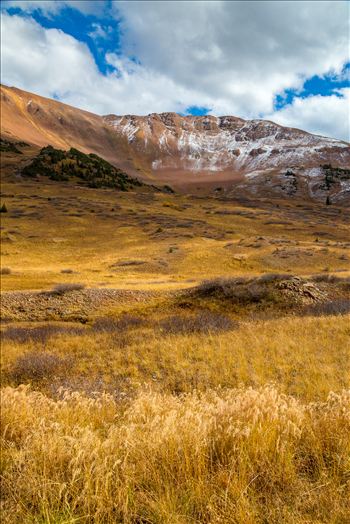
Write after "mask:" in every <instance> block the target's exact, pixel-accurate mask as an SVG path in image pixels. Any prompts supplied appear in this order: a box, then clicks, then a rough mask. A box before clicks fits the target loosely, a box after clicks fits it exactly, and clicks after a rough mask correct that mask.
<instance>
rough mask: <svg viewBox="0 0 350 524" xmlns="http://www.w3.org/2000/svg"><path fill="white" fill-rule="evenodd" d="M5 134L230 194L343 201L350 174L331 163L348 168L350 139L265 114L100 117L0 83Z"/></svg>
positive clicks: (152, 177)
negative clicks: (328, 174) (329, 171)
mask: <svg viewBox="0 0 350 524" xmlns="http://www.w3.org/2000/svg"><path fill="white" fill-rule="evenodd" d="M1 103H2V122H1V125H2V133H3V134H4V136H6V137H9V138H16V139H20V140H25V141H28V142H31V143H33V144H37V145H40V146H42V145H46V144H51V145H54V146H58V147H61V148H62V147H64V148H65V149H68V148H69V147H76V148H78V149H80V150H82V151H84V152H93V153H96V154H98V155H100V156H102V157H103V158H105V159H107V160H108V161H109V162H111V163H113V164H114V165H116V166H118V167H120V168H121V169H125V171H126V172H128V173H129V174H131V175H134V176H135V175H136V176H138V177H140V178H141V179H143V180H145V181H147V180H148V181H152V182H153V183H154V182H156V183H168V184H170V185H173V186H174V187H177V188H184V189H189V188H191V189H193V188H194V187H198V186H200V187H204V186H207V187H209V188H212V189H214V188H217V187H218V186H219V187H222V190H223V191H226V192H228V193H229V194H232V193H234V194H236V193H248V194H255V196H257V195H258V194H262V195H267V196H269V195H271V194H278V195H285V196H289V197H292V196H304V197H306V196H308V197H311V198H312V199H317V200H321V201H322V200H326V199H327V197H330V199H331V200H332V201H337V202H341V201H345V200H347V199H349V198H350V177H349V176H348V175H347V174H346V172H343V173H342V175H341V176H339V177H338V176H337V175H336V174H335V176H334V180H333V183H332V184H331V185H327V184H326V182H325V169H324V168H322V167H321V166H323V165H330V166H332V168H333V169H334V168H344V169H349V167H350V145H349V144H348V143H346V142H342V141H339V140H335V139H331V138H325V137H320V136H316V135H312V134H310V133H306V132H305V131H301V130H299V129H292V128H286V127H282V126H279V125H277V124H275V123H273V122H269V121H264V120H250V121H246V120H243V119H241V118H237V117H233V116H223V117H214V116H203V117H195V116H186V117H184V116H180V115H178V114H176V113H162V114H154V113H153V114H150V115H148V116H134V115H125V116H116V115H108V116H105V117H100V116H98V115H93V114H92V113H88V112H86V111H81V110H79V109H76V108H72V107H70V106H67V105H65V104H62V103H60V102H57V101H54V100H48V99H45V98H42V97H39V96H37V95H32V94H30V93H26V92H24V91H20V90H18V89H15V88H7V87H3V86H2V88H1Z"/></svg>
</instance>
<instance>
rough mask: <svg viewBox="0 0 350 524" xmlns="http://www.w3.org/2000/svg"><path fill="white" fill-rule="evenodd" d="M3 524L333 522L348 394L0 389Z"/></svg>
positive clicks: (349, 433)
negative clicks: (121, 397)
mask: <svg viewBox="0 0 350 524" xmlns="http://www.w3.org/2000/svg"><path fill="white" fill-rule="evenodd" d="M2 417H3V426H2V427H3V445H4V449H5V451H4V456H3V479H4V484H3V485H4V496H5V501H6V502H5V504H4V506H3V519H4V520H3V522H6V523H10V522H11V523H15V522H19V523H22V522H28V523H29V522H50V523H51V522H52V523H63V522H65V523H73V522H83V523H118V522H120V523H130V524H131V523H134V524H136V523H141V522H142V523H168V524H180V523H181V524H185V523H186V524H187V523H188V524H190V523H198V524H204V523H227V524H229V523H234V524H247V523H265V522H266V523H267V522H268V523H271V524H272V523H284V524H285V523H290V524H297V523H300V524H301V523H303V524H304V523H305V522H308V523H310V524H311V523H314V524H316V523H317V524H318V523H320V522H327V523H334V524H335V523H344V524H345V522H348V521H349V519H350V507H349V499H348V489H347V481H348V472H349V466H350V464H349V453H350V424H349V421H350V396H349V393H346V392H343V393H339V394H334V393H331V394H330V395H329V396H328V399H327V400H326V401H325V402H323V403H311V404H302V403H301V402H299V401H298V400H296V399H295V398H292V397H288V396H284V395H281V394H280V393H279V392H278V390H276V389H275V388H274V387H270V386H267V387H264V388H262V389H250V388H248V389H234V390H232V389H231V390H219V391H211V390H208V391H207V392H206V393H203V394H198V393H196V392H193V393H191V394H189V395H186V396H183V397H176V396H172V395H169V394H157V393H152V392H141V393H139V395H138V396H137V397H136V398H135V399H134V400H132V401H130V402H127V403H126V402H124V403H123V402H119V403H118V402H116V401H115V400H114V399H113V397H111V396H109V395H101V396H97V397H96V398H95V399H92V398H87V397H85V396H83V395H81V394H76V393H67V394H63V397H62V399H61V400H58V401H53V400H50V399H48V398H47V397H45V396H43V395H42V394H40V393H36V392H34V391H31V390H30V389H29V388H28V387H20V388H18V389H13V388H6V389H5V390H4V391H3V412H2Z"/></svg>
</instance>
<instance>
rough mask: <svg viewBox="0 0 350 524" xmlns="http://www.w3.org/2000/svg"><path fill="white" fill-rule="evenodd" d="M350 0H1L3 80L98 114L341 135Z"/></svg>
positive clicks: (349, 65)
mask: <svg viewBox="0 0 350 524" xmlns="http://www.w3.org/2000/svg"><path fill="white" fill-rule="evenodd" d="M349 5H350V4H349V2H345V1H341V0H340V1H338V2H301V1H296V2H278V1H273V2H271V1H266V2H262V1H259V2H253V1H252V2H147V1H143V2H115V1H103V0H100V1H98V2H96V1H95V2H94V1H83V0H81V1H78V0H58V1H52V0H50V1H45V0H42V1H40V2H39V1H36V0H27V1H25V0H3V1H2V2H1V7H2V71H1V72H2V82H3V83H5V84H11V85H16V86H17V87H20V88H23V89H26V90H28V91H33V92H36V93H38V94H42V95H43V96H49V97H54V98H56V99H59V100H61V101H63V102H66V103H71V104H72V105H76V106H78V107H82V108H84V109H88V110H91V111H93V112H97V113H100V114H105V113H117V114H126V113H136V114H148V113H151V112H160V111H176V112H178V113H180V114H193V115H203V114H207V113H212V114H217V115H219V114H234V115H236V116H240V117H243V118H268V119H272V120H275V121H277V122H279V123H282V124H283V125H291V126H293V127H301V128H305V129H306V130H309V131H311V132H316V133H319V134H325V135H328V136H334V137H337V138H342V139H345V140H349V98H350V97H349V86H350V84H349V75H350V57H349V36H348V35H349ZM24 49H25V50H26V53H28V61H30V65H29V64H28V61H27V63H26V62H25V61H24V59H23V56H21V55H22V54H23V50H24ZM54 64H55V65H56V67H54Z"/></svg>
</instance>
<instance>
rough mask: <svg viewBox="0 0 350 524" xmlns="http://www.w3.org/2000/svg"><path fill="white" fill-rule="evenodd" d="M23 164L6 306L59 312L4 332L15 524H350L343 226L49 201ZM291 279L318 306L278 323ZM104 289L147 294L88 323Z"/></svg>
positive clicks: (261, 206) (223, 208) (120, 197)
mask: <svg viewBox="0 0 350 524" xmlns="http://www.w3.org/2000/svg"><path fill="white" fill-rule="evenodd" d="M9 165H10V164H9ZM9 165H7V166H5V168H4V170H3V174H2V176H3V180H2V181H3V182H4V183H3V184H2V189H3V192H4V195H5V196H4V198H5V197H6V203H8V210H9V211H8V213H5V214H4V216H3V217H2V231H1V236H2V241H3V244H2V257H3V261H4V265H5V268H3V269H5V274H6V276H4V278H2V287H3V290H6V291H8V290H16V291H20V290H39V291H40V292H42V291H45V290H46V291H48V293H47V292H45V293H44V294H42V293H40V297H41V298H43V297H44V298H45V301H44V300H37V299H36V298H37V297H36V296H35V294H33V293H27V294H26V295H25V297H26V301H24V300H23V297H24V295H23V294H21V293H14V294H13V300H14V301H15V302H14V309H13V311H15V312H16V311H17V316H16V313H14V318H15V320H19V319H20V318H22V319H23V323H20V322H14V323H11V324H10V326H8V327H6V326H5V327H4V328H2V334H3V337H2V355H1V357H2V375H1V379H2V386H3V389H2V412H1V416H2V431H3V433H2V435H3V439H2V469H1V471H2V479H3V489H2V493H3V502H2V519H3V522H4V523H6V524H12V523H18V524H22V523H25V524H27V523H28V524H44V523H45V524H77V523H83V524H90V523H91V524H93V523H97V524H114V523H120V524H195V523H197V524H226V523H227V524H285V523H286V524H326V523H327V524H328V523H331V524H347V523H348V522H349V521H350V507H349V503H348V497H347V495H348V494H349V490H348V488H349V470H350V464H349V456H350V449H349V443H350V428H349V421H350V406H349V393H347V392H346V389H348V388H349V386H350V384H349V376H350V374H349V371H350V369H349V368H350V358H349V343H348V340H349V334H350V331H349V320H350V317H349V314H347V313H348V301H347V299H346V293H347V290H348V287H349V284H348V282H346V280H344V279H343V278H341V276H342V277H345V276H346V275H348V274H349V271H348V269H349V268H348V263H347V261H348V257H349V255H350V249H349V248H350V243H349V241H348V238H349V237H348V225H347V211H346V209H345V208H343V209H342V208H338V207H336V206H327V207H326V206H322V205H320V204H311V203H310V204H309V205H308V206H307V207H305V204H304V203H298V202H297V201H295V200H293V202H292V201H291V202H287V201H284V202H279V207H278V206H277V205H276V202H268V201H262V202H260V203H254V205H249V202H245V203H242V202H241V203H235V202H229V201H225V202H222V201H220V200H219V199H209V198H208V199H205V198H195V197H190V196H184V195H164V194H159V193H156V194H152V193H142V191H138V192H135V193H128V194H120V193H118V194H116V193H115V192H114V191H110V190H92V189H90V190H88V189H86V188H79V187H76V186H74V185H72V184H65V183H62V184H60V185H59V186H58V185H57V184H56V183H54V182H50V181H40V191H38V188H39V185H38V183H36V182H34V181H23V182H21V184H19V183H18V180H14V178H13V177H12V175H11V169H10V167H11V166H10V167H9ZM13 167H14V168H15V167H16V166H15V165H14V166H13ZM140 262H142V263H140ZM6 267H10V268H11V270H10V271H9V272H8V271H7V272H6ZM67 268H69V269H67ZM325 268H327V270H326V269H325ZM271 273H273V274H271ZM280 274H282V276H281V275H280ZM291 274H296V275H302V276H306V275H316V276H315V277H314V279H313V282H314V283H315V284H316V285H317V287H319V288H320V290H321V291H322V293H324V294H322V297H321V298H320V300H318V299H315V300H314V299H313V298H310V301H309V302H310V304H309V305H307V303H306V302H305V304H304V302H302V303H301V304H300V308H299V310H298V311H297V309H296V307H295V304H294V306H293V304H292V303H291V302H288V304H286V307H287V306H288V309H286V308H285V309H284V310H283V311H282V309H281V308H280V310H279V311H278V312H277V307H276V305H275V302H273V304H272V305H271V307H270V308H269V309H268V308H267V305H268V300H267V298H269V296H267V295H266V290H268V289H270V288H272V287H273V286H275V285H276V286H278V285H280V284H281V282H279V281H280V280H281V278H283V281H287V282H288V281H289V279H290V275H291ZM62 275H64V284H63V287H62V278H63V277H62ZM259 275H260V277H259V278H256V277H258V276H259ZM218 277H220V279H219V280H218ZM221 277H222V278H221ZM233 277H234V278H241V279H242V280H241V283H242V282H243V283H242V284H237V285H236V284H234V285H233V282H237V280H235V281H234V280H232V278H233ZM205 279H206V280H209V281H211V282H209V283H208V282H207V283H206V284H204V285H198V284H199V283H200V282H202V281H203V280H205ZM308 280H310V279H308ZM79 283H82V284H79ZM282 283H283V282H282ZM84 285H85V286H86V287H87V288H88V289H86V290H84V291H80V290H81V286H84ZM196 285H197V287H196V292H195V294H193V293H192V294H191V293H188V292H186V291H184V290H185V289H187V288H188V287H192V288H193V287H195V286H196ZM213 285H214V287H213ZM77 286H78V287H77ZM94 287H107V288H108V287H110V288H118V289H119V288H120V289H128V290H137V293H133V292H132V291H128V293H129V294H130V297H129V295H128V297H129V298H132V297H133V300H129V299H128V302H126V300H122V299H121V298H118V301H117V302H113V305H112V303H109V302H108V301H107V302H106V303H104V302H103V301H102V299H101V297H100V298H99V299H98V300H100V302H99V308H98V307H97V309H93V308H92V309H89V308H87V312H86V311H85V309H86V308H85V306H86V303H85V302H86V301H88V300H90V299H91V293H93V290H92V289H89V288H94ZM340 288H341V289H340ZM145 289H146V290H152V293H149V294H147V293H146V294H144V295H143V296H141V294H140V293H138V291H139V290H145ZM174 289H175V290H177V295H176V298H174V296H173V295H171V294H170V293H169V292H170V291H173V290H174ZM179 289H181V290H182V291H181V292H179ZM154 290H161V293H153V292H154ZM99 291H100V292H101V290H99ZM90 292H91V293H90ZM237 293H238V295H237ZM100 294H101V293H100ZM151 296H152V298H150V297H151ZM223 296H224V297H226V299H225V300H222V297H223ZM266 297H267V298H266ZM46 299H47V300H46ZM84 301H85V302H84ZM24 302H25V303H24ZM102 302H103V303H102ZM251 302H253V303H254V304H257V307H255V306H254V308H253V307H251V308H250V306H249V304H250V303H251ZM270 302H271V301H270ZM28 304H29V306H28ZM62 304H63V305H62ZM292 306H293V307H294V309H292V310H290V308H291V307H292ZM304 306H305V307H304ZM31 307H32V308H34V309H35V308H37V311H34V312H33V313H35V314H33V317H30V316H29V317H28V315H27V316H26V315H24V316H22V317H21V311H22V312H23V309H25V311H27V309H28V308H29V309H30V308H31ZM16 308H17V309H16ZM26 308H27V309H26ZM62 308H63V309H64V311H63V312H62V311H61V310H62ZM267 309H268V310H267ZM11 311H12V310H11ZM293 311H294V313H296V312H298V315H299V316H292V315H291V313H293ZM36 313H38V315H36ZM39 313H40V314H39ZM61 313H64V315H63V314H61ZM277 314H278V318H277ZM264 315H265V316H264ZM283 315H285V316H283ZM10 318H12V317H11V316H9V317H8V319H10ZM28 318H31V320H35V319H40V318H48V319H51V323H50V324H48V323H39V322H36V323H34V322H29V323H28V322H24V320H26V321H27V320H28ZM58 319H61V320H65V322H64V323H63V322H56V321H57V320H58ZM79 319H80V321H82V320H83V321H84V323H86V324H85V325H84V326H82V325H81V324H79V323H77V322H78V321H79ZM73 320H74V322H73ZM71 321H72V322H71ZM271 384H274V386H272V385H271ZM332 392H334V393H332Z"/></svg>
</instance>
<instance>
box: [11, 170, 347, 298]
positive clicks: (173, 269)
mask: <svg viewBox="0 0 350 524" xmlns="http://www.w3.org/2000/svg"><path fill="white" fill-rule="evenodd" d="M5 172H6V169H5ZM38 186H39V184H38V182H35V181H32V180H25V181H23V183H22V184H21V186H19V185H18V183H17V182H16V183H13V181H12V179H11V177H9V176H5V177H4V179H3V180H2V190H3V194H4V195H5V196H4V197H3V200H2V202H1V203H3V202H5V203H6V206H7V208H8V213H4V214H3V215H2V217H1V219H2V227H3V230H2V263H3V265H4V266H6V267H9V268H10V269H11V274H9V275H6V277H5V276H3V278H2V289H3V290H12V289H17V290H20V289H23V290H24V289H49V288H50V287H52V286H54V285H56V284H59V283H61V282H83V283H84V284H85V285H87V286H107V287H128V288H131V289H132V288H138V289H141V288H142V289H148V288H161V289H164V288H166V287H168V288H170V287H179V286H180V287H181V286H183V285H184V283H186V281H187V280H189V279H192V280H197V281H198V280H201V279H203V278H211V277H215V276H220V275H232V274H236V275H240V274H242V275H248V274H259V273H261V272H265V271H274V272H275V271H281V272H286V271H292V272H295V273H299V274H303V273H305V274H308V273H317V272H320V271H322V270H324V269H325V268H327V269H328V270H329V271H334V270H337V271H339V270H341V271H344V272H348V270H349V263H348V261H349V255H350V249H349V247H350V246H349V243H348V227H347V225H346V214H347V212H346V210H345V209H342V208H335V207H334V206H327V207H326V206H322V205H320V204H310V205H308V206H307V208H308V210H305V209H303V208H302V207H298V206H297V202H295V201H293V202H283V203H281V204H280V207H278V208H277V207H276V204H275V203H274V202H273V203H268V202H265V203H264V202H261V204H259V205H258V206H256V207H245V206H244V205H240V204H239V203H234V202H222V201H219V200H216V199H210V198H208V199H196V198H192V197H190V196H185V195H165V194H161V193H156V194H154V195H150V194H149V193H147V192H146V193H143V192H142V191H140V192H135V193H123V194H121V193H120V192H116V191H112V190H93V189H88V188H82V187H76V186H74V185H72V184H68V183H62V184H57V183H55V182H50V181H47V180H41V181H40V194H38ZM300 205H303V204H300ZM330 208H331V209H330ZM222 210H224V211H228V212H229V213H233V214H220V213H221V212H222ZM242 213H243V214H242ZM280 222H281V223H280ZM186 223H187V225H186ZM158 229H161V231H160V232H157V231H158ZM320 232H321V233H322V235H321V236H319V233H320ZM260 237H264V238H265V239H267V240H262V241H261V240H256V239H258V238H260ZM242 239H243V242H242V241H241V240H242ZM281 239H282V240H283V242H282V243H280V244H279V243H278V241H279V240H281ZM316 239H317V241H316ZM276 242H277V243H276ZM285 242H287V243H285ZM288 242H289V243H288ZM230 244H231V245H230ZM174 245H175V246H176V248H175V249H173V246H174ZM278 250H282V251H284V253H282V255H281V254H280V253H279V252H278ZM342 257H343V258H342ZM344 257H345V258H344ZM128 260H142V261H144V262H145V264H143V265H139V266H118V263H120V262H123V261H128ZM113 264H117V266H115V267H114V268H112V267H111V266H113ZM67 268H68V269H72V270H73V273H72V274H62V273H61V271H62V270H65V269H67Z"/></svg>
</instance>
